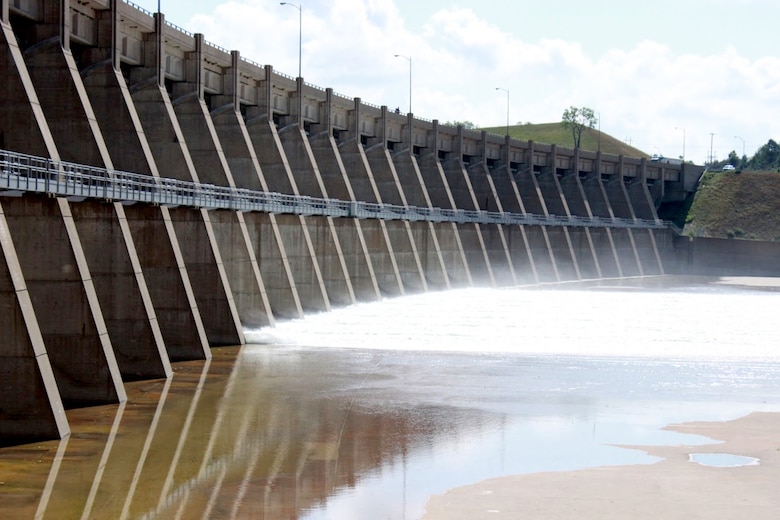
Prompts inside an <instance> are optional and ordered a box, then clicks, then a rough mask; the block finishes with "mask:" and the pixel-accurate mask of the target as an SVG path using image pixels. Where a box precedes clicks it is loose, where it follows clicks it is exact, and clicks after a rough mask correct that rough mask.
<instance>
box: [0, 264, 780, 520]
mask: <svg viewBox="0 0 780 520" xmlns="http://www.w3.org/2000/svg"><path fill="white" fill-rule="evenodd" d="M721 282H723V281H717V280H680V279H674V278H648V279H635V280H630V281H624V282H620V283H617V282H613V283H611V284H609V285H606V284H603V283H602V284H591V285H586V286H583V287H578V288H574V287H567V286H556V287H549V288H514V289H464V290H455V291H449V292H442V293H427V294H423V295H418V296H409V297H404V298H398V299H388V300H386V301H383V302H379V303H376V304H361V305H356V306H353V307H349V308H346V309H337V310H334V311H333V312H330V313H326V314H320V315H311V316H307V317H306V318H305V319H301V320H294V321H290V322H286V323H280V324H278V325H277V326H276V327H275V328H273V329H263V330H259V331H247V338H248V339H249V340H251V341H252V342H253V344H249V345H246V346H244V347H241V348H239V347H232V348H219V349H214V357H213V359H212V360H211V361H210V362H209V363H203V362H187V363H177V364H175V374H174V376H173V378H172V379H171V380H169V381H162V380H161V381H146V382H138V383H132V384H131V385H128V388H129V390H128V393H129V395H130V400H129V401H128V403H127V404H126V406H122V407H116V406H103V407H96V408H89V409H81V410H72V411H69V412H68V416H69V420H70V421H71V424H73V425H74V434H73V435H72V437H71V438H70V439H69V440H68V441H63V442H48V443H37V444H34V445H28V446H23V447H18V448H9V449H3V450H0V509H2V510H3V511H4V512H5V511H11V512H12V513H18V514H17V516H19V517H22V518H24V517H32V516H34V514H35V512H36V510H37V511H38V512H41V513H43V517H44V518H45V517H57V516H58V515H59V516H62V515H64V516H69V517H77V518H78V517H81V516H82V513H83V514H84V518H109V517H110V518H122V517H125V518H172V517H175V516H177V515H178V516H179V517H180V518H191V517H198V518H200V517H204V518H253V519H254V518H261V519H262V518H265V519H275V518H301V519H309V520H314V519H331V518H338V519H347V520H349V519H363V518H376V517H381V518H390V519H400V518H406V519H411V518H419V516H420V515H421V514H422V512H423V508H424V504H425V502H426V500H427V499H428V497H429V496H430V495H431V494H437V493H442V492H444V491H446V490H447V489H450V488H453V487H456V486H461V485H464V484H469V483H473V482H476V481H479V480H483V479H487V478H492V477H497V476H503V475H511V474H521V473H532V472H540V471H566V470H573V469H579V468H585V467H596V466H607V465H622V464H652V463H654V462H657V461H658V459H657V458H655V457H651V456H649V455H647V454H646V453H645V452H643V451H641V450H638V449H626V448H621V447H618V446H620V445H622V446H629V445H630V446H648V445H660V446H666V445H686V446H691V447H696V446H701V447H702V448H701V449H689V450H688V451H689V452H694V451H702V452H703V451H713V450H712V449H711V448H709V449H707V450H705V449H704V448H703V447H704V446H705V445H711V444H715V442H714V441H713V440H711V439H707V438H704V437H701V436H697V435H688V434H681V433H676V432H672V431H669V430H664V429H662V427H663V426H665V425H667V424H670V423H680V422H686V421H694V420H695V421H702V420H704V421H707V420H728V419H733V418H736V417H739V416H741V415H744V414H747V413H749V412H752V411H757V410H768V411H777V410H780V352H778V351H777V349H776V347H775V345H776V343H777V342H776V332H775V330H774V321H773V316H772V311H773V309H776V308H777V299H778V297H780V294H778V293H777V292H776V291H775V290H774V289H775V288H773V287H765V285H767V282H766V281H764V282H762V283H761V284H758V285H755V284H754V285H752V286H751V285H749V284H748V283H747V281H746V280H729V281H728V282H729V283H728V284H724V283H721ZM377 512H381V514H379V515H378V513H377Z"/></svg>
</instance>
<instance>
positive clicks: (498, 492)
mask: <svg viewBox="0 0 780 520" xmlns="http://www.w3.org/2000/svg"><path fill="white" fill-rule="evenodd" d="M667 428H668V429H670V430H674V431H678V432H682V433H693V434H698V435H703V436H705V437H708V438H711V439H713V442H712V443H711V444H709V443H708V444H705V445H697V446H685V445H680V446H651V447H637V448H638V449H642V450H643V451H646V452H647V453H649V454H651V455H656V456H658V457H663V459H664V460H662V461H660V462H657V463H655V464H650V465H635V466H613V467H604V468H592V469H585V470H580V471H571V472H560V473H536V474H527V475H517V476H511V477H502V478H496V479H490V480H486V481H483V482H478V483H476V484H473V485H469V486H464V487H460V488H456V489H452V490H450V491H448V492H446V493H444V494H443V495H434V496H433V497H431V498H430V500H429V501H428V503H427V504H426V513H425V514H424V515H423V516H422V518H423V520H445V519H446V520H459V519H463V520H466V519H469V520H474V519H482V518H484V519H503V518H511V519H518V518H522V519H523V520H527V519H534V518H538V519H553V518H556V519H562V518H571V519H626V518H631V519H644V518H646V519H654V520H655V519H664V520H667V519H695V518H702V519H704V518H706V519H708V520H711V519H741V518H750V519H752V520H756V519H767V520H769V519H776V518H778V517H780V493H779V492H778V481H780V413H767V412H756V413H752V414H750V415H748V416H745V417H742V418H739V419H736V420H733V421H727V422H693V423H685V424H678V425H671V426H669V427H667ZM721 441H722V442H721ZM691 453H723V454H731V455H742V456H748V457H755V458H758V459H759V460H760V463H759V464H758V465H754V466H740V467H728V468H724V467H713V466H703V465H700V464H697V463H693V462H690V461H689V454H691Z"/></svg>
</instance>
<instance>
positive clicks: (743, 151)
mask: <svg viewBox="0 0 780 520" xmlns="http://www.w3.org/2000/svg"><path fill="white" fill-rule="evenodd" d="M734 139H739V140H740V141H742V157H745V140H744V139H742V138H741V137H740V136H738V135H735V136H734ZM742 157H740V160H741V159H742Z"/></svg>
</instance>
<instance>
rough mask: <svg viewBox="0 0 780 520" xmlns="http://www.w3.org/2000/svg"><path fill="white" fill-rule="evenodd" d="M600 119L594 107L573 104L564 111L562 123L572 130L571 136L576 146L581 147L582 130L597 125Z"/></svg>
mask: <svg viewBox="0 0 780 520" xmlns="http://www.w3.org/2000/svg"><path fill="white" fill-rule="evenodd" d="M597 122H598V120H597V119H596V114H595V113H594V112H593V109H592V108H588V107H575V106H571V107H569V108H567V109H566V110H564V111H563V117H562V121H561V125H563V127H564V128H567V129H569V130H571V136H572V139H573V140H574V147H575V148H579V147H580V141H581V140H582V131H583V130H584V129H585V128H586V127H587V128H593V127H594V126H596V123H597Z"/></svg>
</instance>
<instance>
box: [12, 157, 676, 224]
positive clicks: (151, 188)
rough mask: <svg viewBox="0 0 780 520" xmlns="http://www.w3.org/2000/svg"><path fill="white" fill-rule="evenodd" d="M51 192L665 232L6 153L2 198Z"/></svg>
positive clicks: (316, 212) (330, 213)
mask: <svg viewBox="0 0 780 520" xmlns="http://www.w3.org/2000/svg"><path fill="white" fill-rule="evenodd" d="M28 192H29V193H48V194H51V195H56V196H61V197H67V198H69V199H70V200H75V201H80V200H85V199H99V200H109V201H119V202H123V203H136V202H140V203H146V204H159V205H163V206H170V207H176V206H186V207H193V208H204V209H207V210H219V209H229V210H235V211H260V212H264V213H290V214H297V215H312V216H325V217H352V218H361V219H369V218H371V219H382V220H407V221H412V222H416V221H428V222H456V223H459V224H464V223H476V224H508V225H532V226H565V227H609V228H641V229H662V228H666V227H668V225H669V224H668V223H665V222H663V221H661V220H642V219H636V220H631V219H619V218H615V219H609V218H601V217H593V218H585V217H566V216H559V215H550V216H545V215H534V214H531V213H504V212H496V211H478V210H462V209H443V208H423V207H418V206H399V205H396V204H377V203H371V202H352V201H344V200H338V199H325V198H317V197H308V196H305V195H285V194H282V193H275V192H265V191H254V190H248V189H243V188H231V187H226V186H215V185H213V184H202V183H197V182H187V181H180V180H176V179H169V178H158V177H152V176H150V175H143V174H138V173H129V172H123V171H119V170H107V169H104V168H96V167H92V166H86V165H82V164H75V163H69V162H66V161H53V160H50V159H46V158H43V157H37V156H33V155H27V154H22V153H17V152H10V151H5V150H0V196H3V195H5V196H21V195H22V194H24V193H28Z"/></svg>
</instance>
